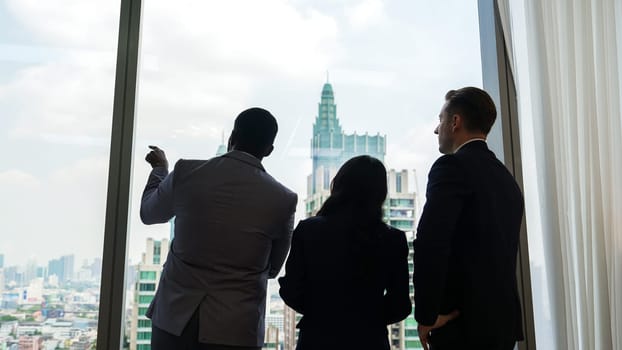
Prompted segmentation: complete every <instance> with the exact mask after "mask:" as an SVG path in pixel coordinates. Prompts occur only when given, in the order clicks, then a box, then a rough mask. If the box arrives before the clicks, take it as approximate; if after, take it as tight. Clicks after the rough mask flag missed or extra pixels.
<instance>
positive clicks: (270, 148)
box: [263, 145, 274, 157]
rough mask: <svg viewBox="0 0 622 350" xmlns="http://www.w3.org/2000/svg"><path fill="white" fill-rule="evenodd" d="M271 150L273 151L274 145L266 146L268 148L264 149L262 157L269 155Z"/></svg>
mask: <svg viewBox="0 0 622 350" xmlns="http://www.w3.org/2000/svg"><path fill="white" fill-rule="evenodd" d="M272 151H274V145H270V147H268V148H267V149H266V151H265V152H264V155H263V156H264V157H267V156H269V155H270V154H271V153H272Z"/></svg>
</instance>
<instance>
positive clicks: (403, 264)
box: [383, 231, 412, 324]
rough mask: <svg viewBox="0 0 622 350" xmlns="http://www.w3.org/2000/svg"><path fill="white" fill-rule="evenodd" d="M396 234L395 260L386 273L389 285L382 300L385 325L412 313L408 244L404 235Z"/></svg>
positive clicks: (401, 233)
mask: <svg viewBox="0 0 622 350" xmlns="http://www.w3.org/2000/svg"><path fill="white" fill-rule="evenodd" d="M398 232H399V234H396V235H397V236H398V237H399V239H398V240H396V242H397V244H396V246H395V247H394V249H395V259H394V260H393V264H392V265H391V270H390V271H388V273H389V283H388V285H387V286H386V293H385V295H384V299H383V303H384V312H385V323H386V324H392V323H396V322H399V321H401V320H403V319H405V318H406V317H408V315H409V314H410V312H411V311H412V303H411V302H410V296H409V288H408V287H409V286H408V284H409V275H408V242H407V241H406V234H405V233H404V232H402V231H398Z"/></svg>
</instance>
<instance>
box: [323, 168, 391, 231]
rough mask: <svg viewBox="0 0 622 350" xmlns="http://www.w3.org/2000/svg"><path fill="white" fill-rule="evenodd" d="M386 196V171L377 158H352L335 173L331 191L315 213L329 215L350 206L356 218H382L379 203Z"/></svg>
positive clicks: (381, 202)
mask: <svg viewBox="0 0 622 350" xmlns="http://www.w3.org/2000/svg"><path fill="white" fill-rule="evenodd" d="M386 197H387V171H386V169H385V167H384V165H383V164H382V162H381V161H379V160H378V159H376V158H373V157H370V156H358V157H354V158H351V159H350V160H348V161H347V162H345V163H344V164H343V166H342V167H341V168H340V169H339V171H338V172H337V175H335V178H334V179H333V181H332V184H331V194H330V197H329V198H328V200H327V201H326V202H325V203H324V205H323V206H322V208H321V209H320V210H319V212H318V215H321V216H330V215H333V214H336V213H338V212H343V211H345V210H350V211H351V214H352V215H353V216H354V217H353V219H355V220H358V221H359V222H362V223H364V222H376V223H380V222H382V217H383V215H382V205H383V203H384V200H385V198H386Z"/></svg>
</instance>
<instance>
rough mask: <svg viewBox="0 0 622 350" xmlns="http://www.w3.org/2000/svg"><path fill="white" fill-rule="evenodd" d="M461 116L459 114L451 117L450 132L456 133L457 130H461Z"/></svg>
mask: <svg viewBox="0 0 622 350" xmlns="http://www.w3.org/2000/svg"><path fill="white" fill-rule="evenodd" d="M462 123H463V120H462V116H461V115H460V114H457V113H456V114H454V115H452V116H451V130H452V131H453V132H456V131H457V130H458V129H462Z"/></svg>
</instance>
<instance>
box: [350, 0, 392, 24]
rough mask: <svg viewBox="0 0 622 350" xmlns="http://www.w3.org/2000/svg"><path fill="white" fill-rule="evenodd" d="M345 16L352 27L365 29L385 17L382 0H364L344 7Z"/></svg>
mask: <svg viewBox="0 0 622 350" xmlns="http://www.w3.org/2000/svg"><path fill="white" fill-rule="evenodd" d="M346 16H347V18H348V21H349V22H350V25H351V26H352V27H353V28H354V29H359V30H360V29H365V28H368V27H370V26H372V25H374V24H377V23H379V22H381V21H382V20H384V19H385V18H386V15H385V13H384V3H383V1H382V0H364V1H361V2H360V3H358V4H356V5H354V6H353V7H351V8H346Z"/></svg>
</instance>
